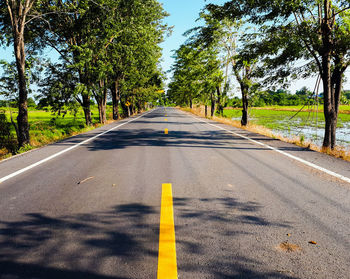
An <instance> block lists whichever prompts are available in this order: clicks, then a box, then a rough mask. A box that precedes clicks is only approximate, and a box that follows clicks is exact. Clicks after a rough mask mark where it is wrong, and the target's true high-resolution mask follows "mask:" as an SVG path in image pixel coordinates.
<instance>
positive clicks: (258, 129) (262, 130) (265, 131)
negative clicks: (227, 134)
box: [182, 106, 350, 161]
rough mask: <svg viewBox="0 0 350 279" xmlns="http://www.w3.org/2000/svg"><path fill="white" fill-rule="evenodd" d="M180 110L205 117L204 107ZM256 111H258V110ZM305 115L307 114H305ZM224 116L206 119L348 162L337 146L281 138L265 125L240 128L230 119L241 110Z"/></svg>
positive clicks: (348, 155) (345, 152) (347, 154)
mask: <svg viewBox="0 0 350 279" xmlns="http://www.w3.org/2000/svg"><path fill="white" fill-rule="evenodd" d="M182 110H183V111H187V112H191V113H193V114H195V115H198V116H201V117H204V116H205V114H204V107H201V106H199V107H195V108H193V109H190V108H182ZM257 111H259V109H258V110H257ZM305 113H307V112H305ZM262 114H263V116H265V117H262V118H266V115H267V114H272V115H274V111H273V110H272V111H269V112H263V113H262ZM293 114H295V112H291V115H293ZM224 115H225V117H218V116H214V117H213V118H211V117H210V118H209V117H208V118H209V119H212V120H215V121H217V122H220V123H224V124H228V125H231V126H234V127H237V128H241V129H244V130H247V131H251V132H254V133H258V134H261V135H264V136H267V137H270V138H274V139H279V140H281V141H284V142H288V143H292V144H295V145H298V146H301V147H305V148H308V149H310V150H314V151H317V152H322V153H326V154H328V155H331V156H334V157H337V158H341V159H343V160H346V161H350V151H348V150H346V149H345V148H344V147H340V146H337V147H336V148H335V149H334V150H331V149H323V148H321V147H320V146H317V145H315V144H313V143H312V142H310V141H307V140H305V138H304V137H302V136H293V137H285V136H282V135H280V134H276V133H274V132H273V131H272V130H271V128H269V127H266V126H265V125H261V124H256V123H254V122H250V124H249V125H248V126H246V127H242V126H241V123H240V121H239V120H232V119H231V118H234V117H237V118H238V117H240V116H241V110H238V109H237V110H235V109H234V110H232V109H230V110H225V112H224ZM347 117H348V116H347ZM349 121H350V116H349ZM260 123H269V121H268V120H267V119H264V120H263V122H260Z"/></svg>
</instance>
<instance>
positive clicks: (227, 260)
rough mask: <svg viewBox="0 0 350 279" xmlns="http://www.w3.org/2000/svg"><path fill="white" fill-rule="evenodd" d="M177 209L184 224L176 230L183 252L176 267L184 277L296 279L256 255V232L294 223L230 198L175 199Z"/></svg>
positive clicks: (176, 217) (177, 221)
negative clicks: (264, 213)
mask: <svg viewBox="0 0 350 279" xmlns="http://www.w3.org/2000/svg"><path fill="white" fill-rule="evenodd" d="M174 208H175V221H176V222H175V223H176V224H182V225H181V226H176V233H177V247H178V249H179V250H180V251H182V253H181V254H179V253H178V268H179V270H180V271H181V272H182V273H183V274H185V275H186V276H185V277H184V278H220V279H223V278H283V279H287V278H290V279H292V278H294V279H295V278H297V277H293V276H291V275H290V274H286V273H283V272H278V271H276V269H275V270H274V269H273V264H269V265H267V264H266V262H264V261H260V259H261V257H260V258H259V257H257V253H260V252H261V251H262V250H261V247H259V241H258V240H257V239H256V236H257V234H256V230H268V229H271V228H276V229H278V228H286V229H288V228H290V226H291V225H292V224H290V223H288V222H284V221H270V220H268V219H266V218H264V217H262V216H260V212H259V210H260V209H261V208H262V207H261V205H260V204H259V203H257V202H254V201H248V202H242V201H239V200H238V199H236V198H231V197H224V198H208V199H200V198H181V197H175V198H174ZM179 236H181V237H179ZM271 249H272V250H273V249H274V247H271ZM180 274H181V273H180Z"/></svg>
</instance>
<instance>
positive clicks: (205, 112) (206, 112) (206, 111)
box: [204, 105, 208, 118]
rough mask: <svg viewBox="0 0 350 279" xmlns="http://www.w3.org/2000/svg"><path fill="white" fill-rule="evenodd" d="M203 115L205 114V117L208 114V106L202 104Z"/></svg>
mask: <svg viewBox="0 0 350 279" xmlns="http://www.w3.org/2000/svg"><path fill="white" fill-rule="evenodd" d="M204 115H205V118H207V116H208V106H207V105H205V106H204Z"/></svg>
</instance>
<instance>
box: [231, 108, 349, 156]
mask: <svg viewBox="0 0 350 279" xmlns="http://www.w3.org/2000/svg"><path fill="white" fill-rule="evenodd" d="M229 114H231V115H230V116H232V117H231V118H232V119H234V120H240V114H241V112H240V111H237V110H236V111H231V110H230V112H229ZM293 116H294V117H293ZM249 121H250V123H252V124H256V125H260V126H264V127H266V128H269V129H270V130H272V131H273V132H274V133H276V134H280V135H282V136H284V137H289V138H293V137H301V138H304V139H305V141H310V142H313V143H314V144H316V145H319V146H321V145H322V142H323V136H324V125H325V123H324V116H323V113H318V114H317V117H316V113H313V112H311V113H309V112H300V113H298V114H296V112H295V111H273V110H261V109H260V110H257V109H254V110H251V111H250V119H249ZM337 145H340V146H343V147H346V148H349V149H350V114H339V120H338V127H337Z"/></svg>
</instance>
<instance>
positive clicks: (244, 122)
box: [241, 87, 248, 126]
mask: <svg viewBox="0 0 350 279" xmlns="http://www.w3.org/2000/svg"><path fill="white" fill-rule="evenodd" d="M241 125H242V126H247V125H248V90H247V88H245V87H243V88H242V119H241Z"/></svg>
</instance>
